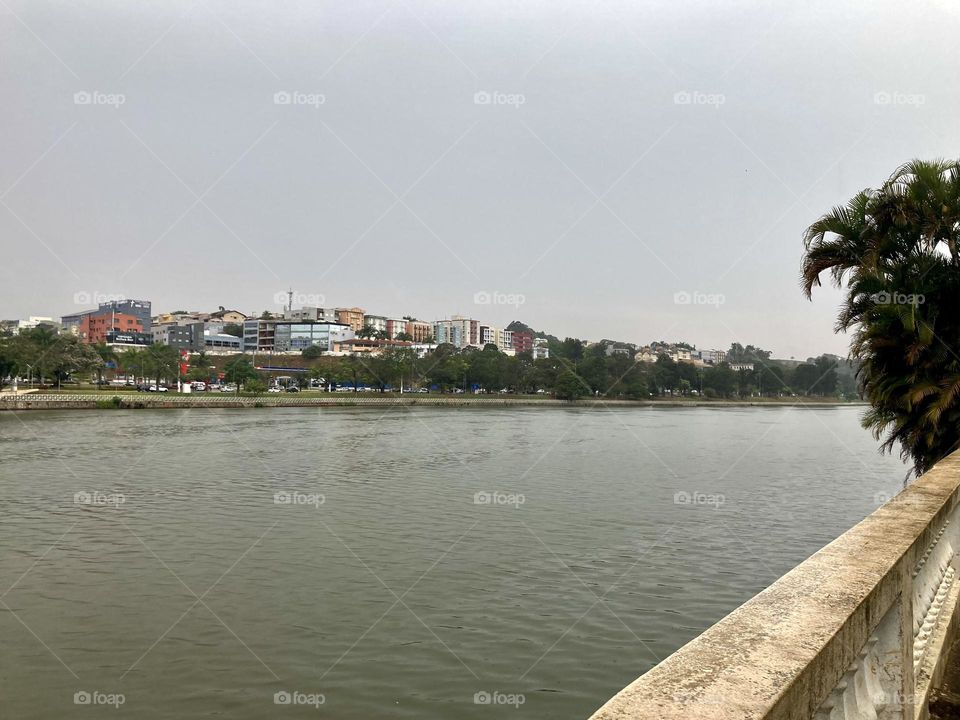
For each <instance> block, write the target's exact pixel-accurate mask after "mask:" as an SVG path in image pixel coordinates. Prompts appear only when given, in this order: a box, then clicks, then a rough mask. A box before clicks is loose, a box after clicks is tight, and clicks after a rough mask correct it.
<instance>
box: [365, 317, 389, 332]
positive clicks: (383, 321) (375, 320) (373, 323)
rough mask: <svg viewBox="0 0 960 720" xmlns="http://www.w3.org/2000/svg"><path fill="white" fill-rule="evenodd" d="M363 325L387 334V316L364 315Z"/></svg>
mask: <svg viewBox="0 0 960 720" xmlns="http://www.w3.org/2000/svg"><path fill="white" fill-rule="evenodd" d="M363 324H364V326H366V327H370V328H373V329H374V331H375V332H378V333H383V334H384V335H386V334H387V318H386V316H385V315H364V316H363Z"/></svg>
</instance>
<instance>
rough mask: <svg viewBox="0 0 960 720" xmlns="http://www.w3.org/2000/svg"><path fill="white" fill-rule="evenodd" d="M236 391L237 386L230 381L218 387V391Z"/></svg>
mask: <svg viewBox="0 0 960 720" xmlns="http://www.w3.org/2000/svg"><path fill="white" fill-rule="evenodd" d="M236 391H237V386H236V385H234V384H232V383H230V384H227V385H224V386H222V387H221V388H220V392H236Z"/></svg>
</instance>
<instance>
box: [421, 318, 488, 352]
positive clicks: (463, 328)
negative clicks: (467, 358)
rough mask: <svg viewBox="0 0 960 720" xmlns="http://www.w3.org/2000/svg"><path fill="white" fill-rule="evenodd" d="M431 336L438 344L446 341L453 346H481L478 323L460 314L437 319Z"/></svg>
mask: <svg viewBox="0 0 960 720" xmlns="http://www.w3.org/2000/svg"><path fill="white" fill-rule="evenodd" d="M433 337H434V340H435V342H436V343H437V344H438V345H441V344H443V343H448V344H450V345H453V346H454V347H455V348H465V347H470V346H472V347H481V344H480V323H479V322H478V321H477V320H471V319H470V318H465V317H462V316H460V315H455V316H453V317H452V318H450V319H449V320H437V321H436V322H435V323H434V324H433ZM414 339H416V338H414Z"/></svg>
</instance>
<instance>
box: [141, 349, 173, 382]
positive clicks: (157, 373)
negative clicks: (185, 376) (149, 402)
mask: <svg viewBox="0 0 960 720" xmlns="http://www.w3.org/2000/svg"><path fill="white" fill-rule="evenodd" d="M146 364H147V367H148V368H149V370H150V372H151V374H152V375H153V376H154V377H155V378H156V385H157V387H160V379H161V378H168V379H169V378H171V377H177V376H178V375H179V372H180V353H178V352H177V349H176V348H174V347H170V346H169V345H164V344H162V343H154V344H153V345H150V346H148V347H147V349H146Z"/></svg>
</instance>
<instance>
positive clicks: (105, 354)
mask: <svg viewBox="0 0 960 720" xmlns="http://www.w3.org/2000/svg"><path fill="white" fill-rule="evenodd" d="M93 349H94V350H95V351H96V353H97V355H98V356H99V357H100V360H101V361H102V362H101V363H100V364H98V366H97V387H100V386H101V385H103V369H104V368H105V367H107V366H108V365H112V366H113V367H116V366H117V353H116V351H114V349H113V348H112V347H110V346H109V345H107V344H106V343H97V344H96V345H94V346H93Z"/></svg>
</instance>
